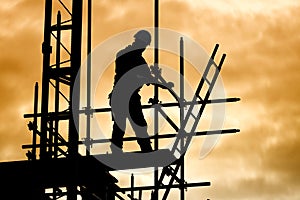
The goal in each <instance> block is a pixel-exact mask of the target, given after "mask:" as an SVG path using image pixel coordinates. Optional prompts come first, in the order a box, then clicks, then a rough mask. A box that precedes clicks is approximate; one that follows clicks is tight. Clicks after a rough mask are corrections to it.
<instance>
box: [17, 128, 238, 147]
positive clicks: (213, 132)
mask: <svg viewBox="0 0 300 200" xmlns="http://www.w3.org/2000/svg"><path fill="white" fill-rule="evenodd" d="M237 132H240V130H239V129H224V130H211V131H201V132H196V133H195V136H203V135H216V134H229V133H237ZM176 136H177V133H173V134H163V135H157V136H156V137H158V138H159V139H167V138H174V137H176ZM154 137H155V136H150V139H153V138H154ZM137 139H138V138H137V137H125V138H124V139H123V141H135V140H137ZM107 142H110V139H98V140H91V141H90V143H91V144H97V143H107ZM78 144H85V142H84V141H79V142H78ZM56 145H58V146H66V145H68V143H67V142H61V143H59V144H56ZM47 146H54V145H53V144H47ZM32 147H33V145H32V144H25V145H22V149H30V148H32ZM35 147H36V148H40V144H36V145H35Z"/></svg>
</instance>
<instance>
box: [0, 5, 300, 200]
mask: <svg viewBox="0 0 300 200" xmlns="http://www.w3.org/2000/svg"><path fill="white" fill-rule="evenodd" d="M152 9H153V6H152V1H150V0H110V1H104V0H95V1H94V7H93V11H94V16H93V45H94V47H95V46H96V45H97V44H98V43H100V42H102V41H104V40H105V39H107V38H108V37H110V36H111V35H114V34H117V33H120V32H122V31H125V30H129V29H132V28H139V27H149V26H152V25H153V10H152ZM299 10H300V0H285V1H283V0H272V1H271V0H252V1H246V0H215V1H209V0H198V1H197V0H161V1H160V11H161V15H160V17H161V18H160V26H161V27H163V28H169V29H172V30H175V31H178V32H181V33H183V34H186V35H188V36H190V37H191V38H193V39H194V40H195V41H197V42H198V43H199V44H201V45H202V46H203V47H204V48H205V49H206V50H207V51H208V52H210V51H211V50H212V49H213V47H214V45H215V44H216V43H219V44H220V51H221V52H225V53H226V54H227V58H226V60H225V63H224V68H223V71H222V72H221V76H222V79H223V83H224V86H225V89H226V94H227V96H228V97H240V98H241V101H240V102H238V103H234V104H230V106H228V107H227V118H226V119H227V124H229V125H232V126H229V128H239V129H241V132H240V133H238V134H232V135H223V136H222V137H221V138H220V140H219V142H218V143H217V145H216V148H215V149H213V151H212V152H211V153H210V154H209V155H208V156H207V157H205V158H204V159H202V160H200V159H199V156H195V155H199V152H200V145H201V143H200V139H199V140H198V139H196V140H195V142H194V143H193V147H192V148H191V149H190V150H189V154H190V158H188V159H187V167H186V168H187V170H188V171H187V176H188V178H189V180H191V181H211V183H212V185H211V186H210V187H207V188H194V189H189V190H188V193H187V199H194V200H196V199H220V200H221V199H222V200H224V199H226V200H227V199H228V200H229V199H245V200H246V199H247V200H249V199H257V200H263V199H264V200H265V199H272V200H274V199H289V200H290V199H293V200H296V199H299V198H300V133H299V131H300V106H299V103H298V102H299V100H300V87H299V84H300V12H299ZM43 17H44V1H36V0H14V1H11V0H1V4H0V27H1V28H0V49H1V53H0V67H1V71H0V92H1V98H0V108H1V112H0V143H1V145H0V152H1V153H0V161H12V160H22V159H25V153H26V152H25V150H22V149H21V145H22V144H25V143H30V140H31V135H30V133H29V131H28V130H27V127H26V126H27V125H26V124H27V123H28V121H27V119H24V118H23V114H24V113H30V112H32V104H33V87H34V83H35V82H36V81H38V82H39V83H41V74H42V72H41V63H42V57H41V55H42V54H41V44H42V39H43V38H42V36H43ZM197 140H198V143H197ZM197 144H199V146H197Z"/></svg>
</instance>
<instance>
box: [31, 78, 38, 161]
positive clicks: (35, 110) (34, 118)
mask: <svg viewBox="0 0 300 200" xmlns="http://www.w3.org/2000/svg"><path fill="white" fill-rule="evenodd" d="M38 93H39V85H38V83H37V82H36V83H35V86H34V105H33V112H34V117H33V134H32V160H36V135H37V113H38V100H39V94H38Z"/></svg>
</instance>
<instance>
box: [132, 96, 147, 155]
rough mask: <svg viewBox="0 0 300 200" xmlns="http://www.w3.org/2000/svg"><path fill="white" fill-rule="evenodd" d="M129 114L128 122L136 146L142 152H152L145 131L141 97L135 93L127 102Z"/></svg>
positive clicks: (145, 125)
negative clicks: (132, 131) (133, 133)
mask: <svg viewBox="0 0 300 200" xmlns="http://www.w3.org/2000/svg"><path fill="white" fill-rule="evenodd" d="M129 112H130V116H131V118H129V121H130V123H131V125H132V128H133V130H134V132H135V134H136V136H137V137H138V140H137V142H138V144H139V145H140V148H141V150H142V152H150V151H152V147H151V142H150V139H149V134H148V131H147V122H146V120H145V118H144V114H143V110H142V105H141V97H140V95H138V94H137V93H135V94H133V95H132V97H131V99H130V102H129Z"/></svg>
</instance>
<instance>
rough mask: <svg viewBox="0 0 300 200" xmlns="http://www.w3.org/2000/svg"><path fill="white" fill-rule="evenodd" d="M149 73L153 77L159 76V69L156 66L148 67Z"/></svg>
mask: <svg viewBox="0 0 300 200" xmlns="http://www.w3.org/2000/svg"><path fill="white" fill-rule="evenodd" d="M150 70H151V73H152V74H154V75H155V76H157V75H161V68H159V67H158V66H157V65H151V66H150Z"/></svg>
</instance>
